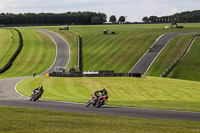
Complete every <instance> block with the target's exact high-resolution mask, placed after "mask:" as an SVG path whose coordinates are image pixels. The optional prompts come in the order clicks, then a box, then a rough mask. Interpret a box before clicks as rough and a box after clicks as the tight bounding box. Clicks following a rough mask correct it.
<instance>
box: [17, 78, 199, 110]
mask: <svg viewBox="0 0 200 133" xmlns="http://www.w3.org/2000/svg"><path fill="white" fill-rule="evenodd" d="M40 85H43V86H44V90H45V92H44V94H43V96H42V98H43V99H47V100H58V101H68V102H79V103H85V102H86V101H87V100H88V99H89V98H90V97H91V96H90V94H91V93H93V92H94V91H95V90H100V89H102V88H106V89H107V90H108V94H109V103H108V105H113V106H128V107H137V108H151V109H166V110H182V111H194V112H200V102H199V101H200V89H199V88H200V83H199V82H194V81H184V80H174V79H167V78H156V77H144V78H122V77H121V78H55V77H54V78H53V77H38V78H30V79H27V80H24V81H22V82H21V83H20V84H18V86H17V90H18V91H19V92H20V93H22V94H24V95H26V96H30V95H31V92H32V90H33V89H34V88H36V87H38V86H40Z"/></svg>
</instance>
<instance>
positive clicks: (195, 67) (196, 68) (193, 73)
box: [168, 37, 200, 81]
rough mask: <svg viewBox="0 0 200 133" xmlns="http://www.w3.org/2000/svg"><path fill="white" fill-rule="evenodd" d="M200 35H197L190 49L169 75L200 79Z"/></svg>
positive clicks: (171, 76) (186, 78) (170, 76)
mask: <svg viewBox="0 0 200 133" xmlns="http://www.w3.org/2000/svg"><path fill="white" fill-rule="evenodd" d="M199 53H200V37H197V38H196V40H195V42H194V44H193V45H192V47H191V49H190V51H189V52H188V53H187V55H186V56H185V57H184V58H183V60H181V62H180V63H179V64H178V65H177V66H176V67H175V68H174V69H173V71H172V72H171V73H170V74H169V75H168V77H169V78H178V79H185V80H195V81H200V76H199V75H200V54H199Z"/></svg>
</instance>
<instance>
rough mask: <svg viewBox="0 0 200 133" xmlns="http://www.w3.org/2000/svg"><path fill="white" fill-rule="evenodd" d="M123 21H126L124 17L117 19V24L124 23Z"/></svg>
mask: <svg viewBox="0 0 200 133" xmlns="http://www.w3.org/2000/svg"><path fill="white" fill-rule="evenodd" d="M125 21H126V19H125V17H124V16H121V17H119V20H118V22H120V23H124V22H125Z"/></svg>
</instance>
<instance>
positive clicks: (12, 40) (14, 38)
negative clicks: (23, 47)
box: [0, 29, 19, 69]
mask: <svg viewBox="0 0 200 133" xmlns="http://www.w3.org/2000/svg"><path fill="white" fill-rule="evenodd" d="M0 37H1V39H0V53H1V54H0V69H1V68H2V67H4V66H5V65H6V64H7V63H8V61H9V60H10V58H11V57H12V56H13V54H14V53H15V51H16V50H17V48H18V46H19V35H18V33H17V32H16V31H15V30H7V29H0Z"/></svg>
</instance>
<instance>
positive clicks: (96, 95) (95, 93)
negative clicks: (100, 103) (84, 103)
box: [94, 88, 108, 101]
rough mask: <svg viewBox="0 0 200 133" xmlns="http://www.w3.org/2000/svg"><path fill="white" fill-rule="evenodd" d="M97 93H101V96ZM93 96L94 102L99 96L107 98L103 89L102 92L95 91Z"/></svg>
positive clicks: (106, 93)
mask: <svg viewBox="0 0 200 133" xmlns="http://www.w3.org/2000/svg"><path fill="white" fill-rule="evenodd" d="M99 93H101V95H99ZM94 95H95V98H94V101H97V100H98V97H100V96H107V95H108V92H107V90H106V89H105V88H103V89H102V90H100V91H95V92H94Z"/></svg>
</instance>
